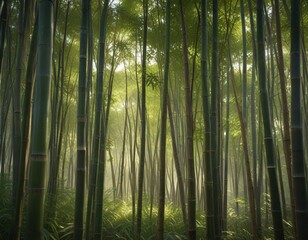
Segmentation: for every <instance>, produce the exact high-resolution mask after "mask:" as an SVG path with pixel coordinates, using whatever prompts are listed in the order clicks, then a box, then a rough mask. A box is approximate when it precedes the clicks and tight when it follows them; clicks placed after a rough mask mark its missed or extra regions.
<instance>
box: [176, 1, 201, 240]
mask: <svg viewBox="0 0 308 240" xmlns="http://www.w3.org/2000/svg"><path fill="white" fill-rule="evenodd" d="M179 3H180V15H181V28H182V48H183V62H184V88H185V90H184V94H185V120H186V123H185V124H186V136H185V137H186V146H185V148H186V154H187V155H186V163H187V178H188V181H187V227H188V229H187V237H188V239H189V240H193V239H196V235H197V233H196V231H197V230H196V179H195V163H194V141H193V110H192V98H191V83H190V78H189V60H188V44H187V32H186V24H185V16H184V7H183V3H182V0H179Z"/></svg>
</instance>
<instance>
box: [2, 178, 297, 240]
mask: <svg viewBox="0 0 308 240" xmlns="http://www.w3.org/2000/svg"><path fill="white" fill-rule="evenodd" d="M11 189H12V184H11V181H9V180H8V179H6V178H4V179H2V180H1V183H0V240H6V239H9V232H10V228H11V224H12V212H13V211H12V206H11ZM74 197H75V194H74V192H73V191H72V190H70V189H62V190H61V189H60V190H59V191H58V195H57V199H58V200H57V205H56V210H55V213H54V214H53V216H54V217H53V218H52V219H50V218H48V217H46V220H45V225H44V239H46V240H71V239H73V222H74V206H75V204H74V202H75V201H74ZM85 200H86V199H85ZM149 202H150V201H149V200H148V199H147V198H146V196H145V198H144V203H143V206H144V207H143V214H142V232H141V235H142V239H144V240H151V239H156V226H157V207H156V206H154V207H153V209H152V211H151V210H150V204H149ZM25 204H26V203H25ZM229 205H230V206H229V208H228V221H227V223H228V231H224V232H223V239H226V240H229V239H230V240H233V239H234V240H235V239H239V240H241V239H242V240H246V239H247V240H248V239H252V236H251V234H250V220H249V217H248V216H247V214H246V211H244V209H245V206H244V202H243V201H242V203H241V205H240V209H241V211H240V213H236V212H235V210H234V208H233V206H234V202H232V201H230V203H229ZM267 207H269V206H267ZM103 209H104V211H103V221H102V232H103V239H110V240H116V239H123V240H124V239H127V240H134V239H136V238H135V237H134V231H135V230H134V229H135V227H136V226H135V224H136V223H135V222H134V224H133V221H132V218H133V216H132V206H131V201H130V200H126V201H121V200H116V201H113V199H112V197H111V194H109V193H106V194H105V199H104V204H103ZM261 211H262V214H263V216H264V215H265V210H264V209H262V210H261ZM45 213H46V214H45V215H47V216H48V215H50V212H48V211H47V210H46V211H45ZM23 215H24V216H25V213H24V214H23ZM269 219H270V218H269ZM23 222H25V218H24V219H23ZM205 222H206V217H205V214H204V213H203V212H201V211H199V212H197V222H196V223H197V239H206V238H205V236H206V227H205ZM263 222H264V224H263V226H262V231H263V236H264V239H274V238H273V229H272V223H271V222H266V221H263ZM24 225H25V224H23V226H24ZM284 229H285V235H286V239H293V238H292V226H291V224H290V223H289V222H287V221H284ZM23 236H24V228H22V238H21V239H24V238H23ZM164 237H165V239H166V240H184V239H186V236H185V230H184V224H183V221H182V213H181V209H180V208H179V207H177V206H174V205H173V204H172V203H168V204H166V208H165V235H164Z"/></svg>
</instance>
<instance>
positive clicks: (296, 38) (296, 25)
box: [290, 0, 308, 240]
mask: <svg viewBox="0 0 308 240" xmlns="http://www.w3.org/2000/svg"><path fill="white" fill-rule="evenodd" d="M300 2H301V1H300V0H293V1H292V2H291V56H290V57H291V66H290V71H291V137H292V159H293V183H294V197H295V216H296V237H297V239H300V240H302V239H305V238H307V234H308V231H307V222H308V210H307V200H306V198H307V194H306V191H307V186H306V183H307V182H306V177H305V160H304V150H303V127H302V121H301V118H302V111H301V102H302V99H301V97H302V94H301V93H302V92H301V67H300V66H301V60H300V50H301V48H300V46H301V44H300V41H301V38H300V35H301V34H300V33H301V29H300V12H301V10H300V7H301V4H300Z"/></svg>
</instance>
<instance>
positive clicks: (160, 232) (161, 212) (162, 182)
mask: <svg viewBox="0 0 308 240" xmlns="http://www.w3.org/2000/svg"><path fill="white" fill-rule="evenodd" d="M169 59H170V0H167V1H166V45H165V69H164V84H163V92H162V94H163V95H162V101H161V128H160V131H161V132H160V154H159V155H160V156H159V159H160V165H159V200H158V218H157V239H159V240H163V239H164V217H165V188H166V138H167V136H166V128H167V101H168V76H169Z"/></svg>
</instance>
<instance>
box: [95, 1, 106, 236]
mask: <svg viewBox="0 0 308 240" xmlns="http://www.w3.org/2000/svg"><path fill="white" fill-rule="evenodd" d="M108 4H109V0H105V1H104V5H103V10H102V15H101V19H100V33H99V34H100V36H99V56H98V74H97V89H96V90H97V94H98V95H99V97H100V98H101V99H100V101H99V102H98V101H97V102H96V105H98V107H99V109H100V114H101V116H100V117H99V118H97V119H95V120H100V122H99V123H96V122H95V124H100V131H99V132H98V134H100V142H97V143H98V144H99V145H100V146H98V149H99V151H98V152H97V154H98V155H97V156H99V160H98V162H97V163H98V166H97V179H96V195H95V196H96V199H95V219H94V237H95V239H101V237H102V214H103V213H102V210H103V192H104V176H105V159H106V156H105V155H106V153H105V150H106V136H107V135H106V131H107V128H106V125H105V122H106V121H105V112H104V97H103V86H104V70H105V48H106V29H107V15H108ZM98 91H99V92H98ZM97 100H98V99H97ZM98 113H99V112H96V114H98ZM94 133H95V132H94Z"/></svg>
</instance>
